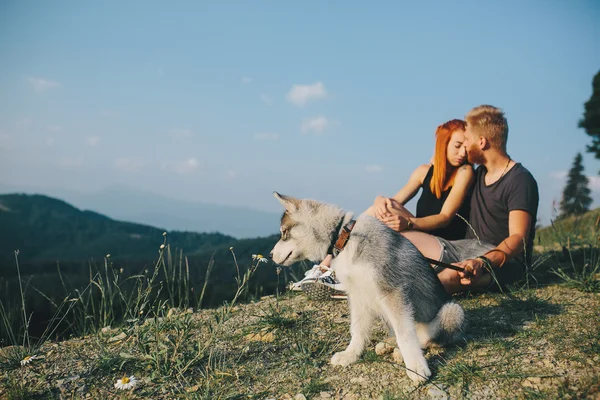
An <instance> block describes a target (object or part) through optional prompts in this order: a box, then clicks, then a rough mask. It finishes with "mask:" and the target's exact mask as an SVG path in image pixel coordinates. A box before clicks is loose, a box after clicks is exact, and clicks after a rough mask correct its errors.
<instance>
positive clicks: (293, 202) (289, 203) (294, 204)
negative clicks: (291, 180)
mask: <svg viewBox="0 0 600 400" xmlns="http://www.w3.org/2000/svg"><path fill="white" fill-rule="evenodd" d="M273 196H275V198H276V199H277V200H279V201H280V202H281V204H283V206H284V207H285V209H286V210H287V211H288V212H294V211H296V210H297V209H298V207H299V206H300V200H298V199H296V198H294V197H290V196H284V195H282V194H279V193H277V192H273Z"/></svg>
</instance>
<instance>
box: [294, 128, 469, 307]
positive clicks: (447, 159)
mask: <svg viewBox="0 0 600 400" xmlns="http://www.w3.org/2000/svg"><path fill="white" fill-rule="evenodd" d="M465 129H466V123H465V121H462V120H458V119H453V120H452V121H448V122H446V123H444V124H442V125H440V126H438V128H437V130H436V132H435V137H436V139H435V151H434V155H433V158H432V159H431V162H430V163H429V164H424V165H421V166H419V167H418V168H417V169H416V170H415V171H414V172H413V173H412V175H411V176H410V178H409V180H408V183H407V184H406V185H404V187H403V188H402V189H400V190H399V191H398V193H396V194H395V195H394V196H393V197H390V198H387V197H383V196H379V197H377V198H376V199H375V202H374V203H373V205H372V206H371V207H369V208H368V209H367V210H366V211H365V214H368V215H371V216H373V217H376V218H377V219H379V220H380V221H382V222H383V223H385V224H386V225H387V226H388V227H390V228H391V229H393V230H395V231H397V232H402V231H406V230H411V229H414V230H419V231H425V232H428V233H430V234H432V235H435V236H438V237H441V238H444V239H447V240H457V239H464V238H465V235H466V232H467V223H466V221H467V220H468V219H469V209H470V205H469V203H470V193H471V187H472V184H473V181H474V173H473V167H471V165H470V164H468V163H467V153H466V149H465V146H464V145H463V142H464V141H465ZM419 189H422V192H421V196H420V197H419V201H418V202H417V213H416V214H417V215H416V217H415V216H414V215H413V214H412V213H411V212H410V211H408V210H407V209H406V208H405V207H404V205H405V204H406V203H407V202H408V201H410V200H411V199H412V198H413V197H415V195H416V194H417V192H418V191H419ZM457 215H460V217H458V216H457ZM461 217H462V218H461ZM330 264H331V255H328V256H327V257H326V258H325V259H324V260H323V261H321V263H320V264H319V265H315V266H314V267H313V268H312V269H311V270H309V271H307V272H306V274H305V278H304V279H302V280H301V281H299V282H295V283H292V284H291V285H290V289H291V290H302V291H304V292H305V293H306V294H307V295H308V296H309V297H311V298H313V299H315V300H324V299H327V298H336V299H341V298H346V295H345V293H344V288H343V287H342V285H341V284H340V283H339V282H337V281H336V280H335V277H334V275H333V274H332V271H331V270H330V269H329V265H330Z"/></svg>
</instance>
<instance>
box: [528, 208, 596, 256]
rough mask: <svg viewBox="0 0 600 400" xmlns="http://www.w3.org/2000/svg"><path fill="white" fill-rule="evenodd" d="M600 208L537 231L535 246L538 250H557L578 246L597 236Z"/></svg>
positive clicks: (563, 219) (564, 219)
mask: <svg viewBox="0 0 600 400" xmlns="http://www.w3.org/2000/svg"><path fill="white" fill-rule="evenodd" d="M599 223H600V208H596V209H594V210H590V211H588V212H586V213H585V214H582V215H578V216H570V217H566V218H560V219H557V220H555V221H553V222H552V223H551V225H549V226H546V227H543V228H539V229H538V230H537V231H536V235H535V236H536V237H535V245H536V246H537V248H538V249H543V248H546V249H555V248H562V246H567V241H568V244H569V245H572V246H577V245H581V244H584V243H587V242H589V239H590V238H592V237H594V236H597V234H598V232H599V229H600V226H599Z"/></svg>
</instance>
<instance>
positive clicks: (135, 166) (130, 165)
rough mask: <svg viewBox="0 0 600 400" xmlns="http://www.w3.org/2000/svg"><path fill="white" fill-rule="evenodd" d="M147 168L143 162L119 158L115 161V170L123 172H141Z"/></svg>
mask: <svg viewBox="0 0 600 400" xmlns="http://www.w3.org/2000/svg"><path fill="white" fill-rule="evenodd" d="M145 166H146V163H145V162H144V161H141V160H134V159H131V158H126V157H123V158H119V159H117V160H115V168H116V169H118V170H119V171H123V172H139V171H141V170H142V168H144V167H145Z"/></svg>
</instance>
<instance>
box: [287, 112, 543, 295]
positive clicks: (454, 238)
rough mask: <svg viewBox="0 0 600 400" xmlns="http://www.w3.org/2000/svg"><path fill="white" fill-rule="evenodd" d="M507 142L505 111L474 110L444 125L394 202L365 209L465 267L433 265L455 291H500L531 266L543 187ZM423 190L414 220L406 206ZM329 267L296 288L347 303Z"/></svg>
mask: <svg viewBox="0 0 600 400" xmlns="http://www.w3.org/2000/svg"><path fill="white" fill-rule="evenodd" d="M507 138H508V124H507V121H506V118H505V116H504V113H503V112H502V111H501V110H500V109H498V108H496V107H492V106H489V105H482V106H479V107H476V108H474V109H472V110H471V111H470V112H469V113H468V114H467V115H466V117H465V121H461V120H456V119H455V120H452V121H449V122H446V123H445V124H442V125H440V126H439V127H438V128H437V131H436V143H435V154H434V156H433V158H432V160H431V162H430V163H429V164H425V165H421V166H420V167H418V168H417V169H416V170H415V171H414V172H413V173H412V175H411V176H410V179H409V181H408V183H407V184H406V185H405V186H404V187H403V188H402V189H400V191H399V192H398V193H396V195H394V197H391V198H386V197H381V196H380V197H377V198H376V199H375V201H374V203H373V205H372V206H371V207H369V208H368V209H367V210H366V211H365V213H367V214H368V215H371V216H373V217H375V218H377V219H379V220H380V221H381V222H383V223H384V224H386V225H387V226H388V227H389V228H390V229H393V230H395V231H397V232H399V233H400V234H401V235H404V236H405V237H406V238H407V239H409V240H410V241H411V242H412V243H413V244H414V245H415V246H416V247H417V249H418V250H419V251H421V253H423V255H424V256H425V257H428V258H430V259H434V260H439V261H442V262H443V263H447V264H448V263H450V264H454V265H457V266H459V267H461V268H464V271H465V272H457V271H455V270H453V269H450V268H444V267H440V266H438V265H432V268H434V269H435V270H436V272H437V274H438V277H439V279H440V281H441V282H442V284H443V285H444V288H445V289H446V291H447V292H448V293H450V294H452V293H460V292H465V291H476V292H482V291H491V290H498V289H500V288H502V287H505V286H506V285H508V284H510V283H514V282H516V281H519V280H520V279H522V278H523V277H524V276H525V273H526V266H527V265H530V264H531V255H532V254H531V253H532V248H533V239H534V236H535V223H536V217H537V209H538V201H539V195H538V187H537V182H536V180H535V179H534V177H533V176H532V175H531V173H530V172H529V171H528V170H527V169H526V168H525V167H524V166H523V165H522V164H521V163H518V162H516V161H514V160H512V159H511V158H510V156H509V155H508V154H507V152H506V141H507ZM473 164H477V165H479V166H478V167H477V169H475V170H473V167H472V165H473ZM419 189H422V192H421V197H420V198H419V200H418V202H417V212H416V216H414V215H412V214H411V213H410V212H409V211H408V210H407V209H406V208H405V207H404V205H405V204H406V203H407V202H408V201H409V200H411V199H412V198H413V197H414V196H415V195H416V194H417V192H418V191H419ZM467 221H468V224H467ZM330 262H331V255H328V256H327V258H325V260H323V261H322V262H321V264H320V265H315V266H314V267H313V268H312V269H311V270H309V271H307V272H306V276H305V277H304V279H303V280H301V281H299V282H296V283H294V284H292V286H291V288H292V290H302V291H304V292H305V293H306V294H307V295H308V296H309V297H311V298H314V299H324V298H345V296H344V289H343V287H342V285H341V284H340V283H339V282H337V281H336V280H335V276H334V274H332V271H330V270H329V264H330Z"/></svg>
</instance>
